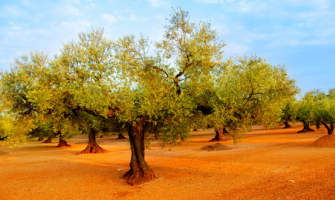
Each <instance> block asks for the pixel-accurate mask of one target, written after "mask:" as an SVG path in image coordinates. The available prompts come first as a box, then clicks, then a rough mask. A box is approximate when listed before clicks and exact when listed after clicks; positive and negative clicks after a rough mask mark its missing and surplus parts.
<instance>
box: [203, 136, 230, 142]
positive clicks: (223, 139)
mask: <svg viewBox="0 0 335 200" xmlns="http://www.w3.org/2000/svg"><path fill="white" fill-rule="evenodd" d="M228 140H230V139H229V138H222V139H220V138H216V137H215V138H213V139H211V140H209V141H208V142H223V141H228Z"/></svg>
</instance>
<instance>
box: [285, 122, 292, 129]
mask: <svg viewBox="0 0 335 200" xmlns="http://www.w3.org/2000/svg"><path fill="white" fill-rule="evenodd" d="M284 124H285V127H284V128H292V126H291V125H290V124H289V123H288V121H286V122H284Z"/></svg>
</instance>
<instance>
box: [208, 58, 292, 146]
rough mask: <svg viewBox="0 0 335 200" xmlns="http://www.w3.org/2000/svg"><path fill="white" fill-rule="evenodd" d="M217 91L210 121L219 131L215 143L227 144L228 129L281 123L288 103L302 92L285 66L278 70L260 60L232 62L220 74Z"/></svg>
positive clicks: (276, 67)
mask: <svg viewBox="0 0 335 200" xmlns="http://www.w3.org/2000/svg"><path fill="white" fill-rule="evenodd" d="M214 82H215V87H214V90H213V92H212V95H211V96H210V98H209V102H210V104H209V105H210V106H211V107H212V109H213V111H212V113H211V114H210V115H208V118H209V119H208V120H209V121H210V123H211V124H213V125H214V126H215V128H216V129H217V130H218V131H216V136H215V138H214V139H213V140H211V141H222V140H224V137H223V133H224V132H225V131H224V128H229V129H230V130H233V131H235V133H231V134H230V135H231V136H233V139H238V137H239V135H238V134H236V130H237V129H239V130H240V131H243V130H246V129H248V128H249V127H250V126H251V125H252V124H255V123H258V124H263V125H264V126H266V127H271V126H274V125H277V124H278V122H279V121H280V120H281V116H282V109H283V107H284V106H285V105H284V102H285V101H286V100H287V99H290V98H292V97H293V96H294V95H295V94H296V93H297V92H298V88H297V86H296V85H295V80H294V79H291V78H290V77H289V76H288V73H287V71H286V69H285V67H284V66H274V65H271V64H269V63H267V62H266V61H265V60H264V59H262V58H259V57H257V56H251V57H246V56H244V57H237V58H236V59H229V60H228V61H227V62H226V63H225V64H224V65H223V66H222V67H221V68H220V70H219V71H218V72H217V78H216V79H214Z"/></svg>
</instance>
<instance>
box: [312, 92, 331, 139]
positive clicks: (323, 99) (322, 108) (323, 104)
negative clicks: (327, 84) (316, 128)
mask: <svg viewBox="0 0 335 200" xmlns="http://www.w3.org/2000/svg"><path fill="white" fill-rule="evenodd" d="M317 96H318V97H317V101H316V107H315V111H316V122H317V124H318V123H320V124H322V125H323V126H324V127H325V128H326V129H327V132H328V135H331V134H333V131H334V125H335V89H330V90H329V92H328V94H325V93H323V92H319V93H318V94H317Z"/></svg>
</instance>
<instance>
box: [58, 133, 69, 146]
mask: <svg viewBox="0 0 335 200" xmlns="http://www.w3.org/2000/svg"><path fill="white" fill-rule="evenodd" d="M58 133H59V143H58V145H57V147H69V146H71V145H69V144H67V142H66V140H64V139H63V137H62V133H61V132H58Z"/></svg>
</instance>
